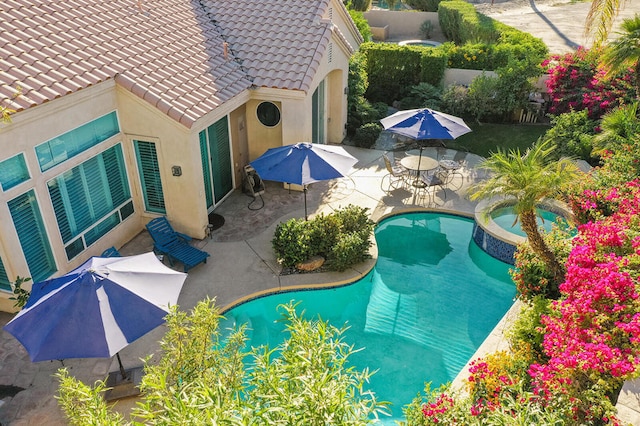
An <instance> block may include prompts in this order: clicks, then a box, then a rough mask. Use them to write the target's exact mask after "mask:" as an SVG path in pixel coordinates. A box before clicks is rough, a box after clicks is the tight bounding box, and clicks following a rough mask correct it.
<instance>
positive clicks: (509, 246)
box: [472, 199, 571, 265]
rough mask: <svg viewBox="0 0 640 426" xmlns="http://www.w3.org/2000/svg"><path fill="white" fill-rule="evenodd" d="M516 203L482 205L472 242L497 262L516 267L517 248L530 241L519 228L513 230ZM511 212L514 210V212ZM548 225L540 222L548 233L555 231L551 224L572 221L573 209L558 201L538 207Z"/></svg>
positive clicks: (477, 216)
mask: <svg viewBox="0 0 640 426" xmlns="http://www.w3.org/2000/svg"><path fill="white" fill-rule="evenodd" d="M513 204H514V201H513V200H509V199H500V200H490V201H481V202H480V203H478V205H477V206H476V209H475V224H474V226H473V234H472V238H473V240H474V241H475V242H476V244H478V246H479V247H480V248H482V250H484V251H485V252H486V253H488V254H489V255H491V256H493V257H495V258H496V259H499V260H502V261H503V262H507V263H509V264H511V265H513V264H514V261H515V258H514V255H515V252H516V247H517V245H518V244H520V243H523V242H525V241H526V240H527V237H526V235H525V234H524V232H522V231H521V230H519V229H520V228H519V226H517V227H515V228H512V225H513V215H512V206H513ZM510 209H511V210H510ZM538 209H539V213H540V214H541V215H542V217H543V219H544V222H541V221H540V219H538V224H539V225H541V226H542V227H543V228H544V229H545V230H547V231H549V230H550V229H551V224H552V223H553V222H555V220H556V219H557V218H558V217H560V218H563V219H567V220H570V218H571V211H570V210H569V207H568V206H567V205H566V204H564V203H561V202H559V201H556V200H548V201H545V202H544V203H542V204H540V205H539V206H538Z"/></svg>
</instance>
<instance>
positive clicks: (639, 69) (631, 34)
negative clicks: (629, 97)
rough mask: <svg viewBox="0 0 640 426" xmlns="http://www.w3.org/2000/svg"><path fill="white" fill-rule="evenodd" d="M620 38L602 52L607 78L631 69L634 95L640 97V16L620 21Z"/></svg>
mask: <svg viewBox="0 0 640 426" xmlns="http://www.w3.org/2000/svg"><path fill="white" fill-rule="evenodd" d="M621 27H622V30H623V31H622V32H621V33H620V37H618V38H617V39H616V40H614V41H613V42H611V43H610V44H609V45H608V46H607V48H606V49H605V51H604V55H603V56H602V62H603V63H604V64H605V65H606V66H608V67H609V71H608V72H607V76H608V77H612V76H615V75H616V74H618V73H620V72H623V71H626V70H627V69H628V68H632V69H633V71H634V75H635V87H636V95H637V96H638V97H640V16H639V15H637V14H636V15H635V17H633V18H631V19H625V20H624V21H622V25H621Z"/></svg>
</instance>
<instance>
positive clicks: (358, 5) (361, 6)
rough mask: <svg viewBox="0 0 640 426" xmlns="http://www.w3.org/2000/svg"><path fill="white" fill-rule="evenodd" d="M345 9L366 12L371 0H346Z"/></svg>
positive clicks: (369, 7)
mask: <svg viewBox="0 0 640 426" xmlns="http://www.w3.org/2000/svg"><path fill="white" fill-rule="evenodd" d="M347 9H352V10H357V11H359V12H366V11H367V10H369V9H371V0H349V1H348V2H347Z"/></svg>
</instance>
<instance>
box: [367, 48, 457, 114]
mask: <svg viewBox="0 0 640 426" xmlns="http://www.w3.org/2000/svg"><path fill="white" fill-rule="evenodd" d="M360 51H361V52H362V53H363V54H364V55H365V57H366V70H367V75H368V77H369V87H368V89H367V92H366V94H365V96H366V98H367V99H369V101H371V102H386V103H387V104H391V103H392V102H393V101H394V100H400V99H402V98H404V97H406V96H408V95H409V94H410V91H411V88H412V87H413V86H416V85H417V84H419V83H421V82H427V83H430V84H433V85H434V86H436V85H439V84H440V82H441V81H442V77H443V76H444V70H445V67H446V64H447V56H446V54H445V53H444V52H443V51H442V50H440V49H438V48H424V47H420V46H399V45H397V44H394V43H363V44H361V45H360Z"/></svg>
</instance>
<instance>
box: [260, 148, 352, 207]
mask: <svg viewBox="0 0 640 426" xmlns="http://www.w3.org/2000/svg"><path fill="white" fill-rule="evenodd" d="M357 162H358V159H357V158H355V157H353V156H352V155H351V154H349V153H348V152H347V151H345V149H344V148H342V147H340V146H335V145H323V144H315V143H309V142H299V143H296V144H293V145H285V146H279V147H277V148H270V149H268V150H267V151H266V152H265V153H264V154H262V155H261V156H260V157H258V158H256V159H255V160H253V161H252V162H251V163H249V164H251V167H253V168H254V169H255V170H256V172H258V175H260V177H261V178H262V179H264V180H272V181H275V182H283V183H292V184H296V185H301V186H303V190H304V216H305V219H306V218H307V185H308V184H310V183H313V182H320V181H323V180H329V179H335V178H341V177H343V176H346V175H347V174H348V173H349V171H350V170H351V167H353V165H354V164H356V163H357Z"/></svg>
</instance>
